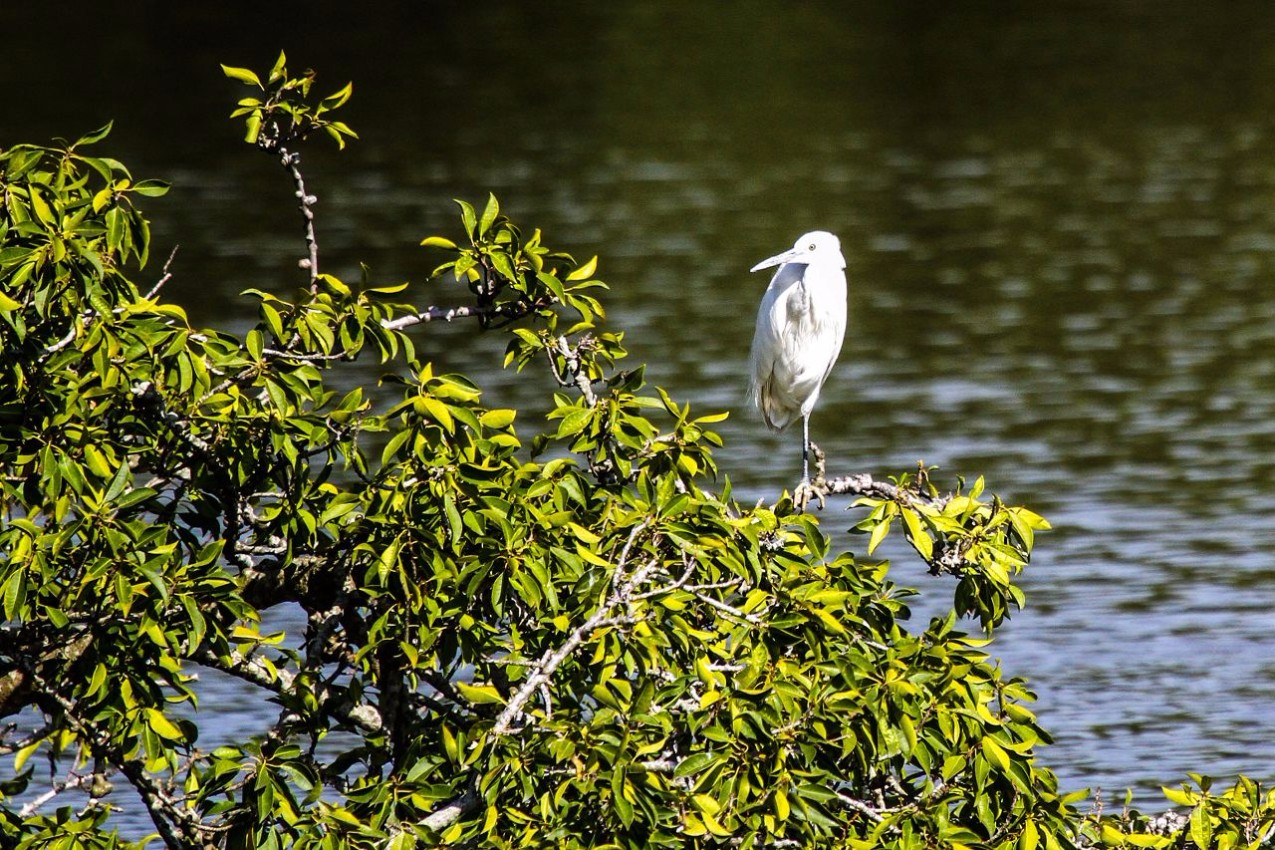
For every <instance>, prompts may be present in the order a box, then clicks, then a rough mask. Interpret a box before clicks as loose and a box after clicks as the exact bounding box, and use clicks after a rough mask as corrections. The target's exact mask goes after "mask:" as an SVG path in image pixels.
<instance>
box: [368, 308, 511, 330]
mask: <svg viewBox="0 0 1275 850" xmlns="http://www.w3.org/2000/svg"><path fill="white" fill-rule="evenodd" d="M521 305H522V302H519V303H518V305H514V306H511V305H508V304H486V305H482V304H480V305H474V306H464V307H427V308H425V309H424V310H421V311H420V312H419V313H413V314H412V315H410V316H400V317H399V318H397V319H385V320H383V321H382V322H381V327H383V328H385V329H386V330H387V331H401V330H402V329H403V328H410V327H411V326H412V325H420V324H424V323H426V322H439V321H442V322H451V321H454V320H456V319H469V318H476V317H478V318H481V317H483V316H488V315H492V314H495V315H504V316H510V317H512V318H521V317H522V316H525V315H527V314H528V313H530V312H531V310H532V306H531V305H527V306H526V307H525V308H523V307H522V306H521Z"/></svg>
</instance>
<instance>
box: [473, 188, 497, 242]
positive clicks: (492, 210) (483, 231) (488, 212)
mask: <svg viewBox="0 0 1275 850" xmlns="http://www.w3.org/2000/svg"><path fill="white" fill-rule="evenodd" d="M499 214H500V204H499V203H498V202H497V201H496V196H495V195H493V194H491V193H488V195H487V206H485V207H484V208H483V215H482V219H481V220H480V221H479V222H478V235H479V236H486V235H487V231H488V230H491V225H492V223H493V222H494V221H495V220H496V216H497V215H499Z"/></svg>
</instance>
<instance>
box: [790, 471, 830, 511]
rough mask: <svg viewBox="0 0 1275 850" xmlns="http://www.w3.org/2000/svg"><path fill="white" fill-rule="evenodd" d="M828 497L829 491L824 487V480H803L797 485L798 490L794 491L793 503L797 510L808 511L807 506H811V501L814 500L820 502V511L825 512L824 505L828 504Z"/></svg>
mask: <svg viewBox="0 0 1275 850" xmlns="http://www.w3.org/2000/svg"><path fill="white" fill-rule="evenodd" d="M827 495H828V490H827V488H826V487H824V486H823V479H822V478H817V479H815V480H814V481H813V482H811V481H809V480H804V479H803V480H802V482H801V483H800V484H798V485H797V489H795V490H794V491H793V494H792V503H793V505H795V506H796V508H797V510H799V511H804V510H805V509H806V505H808V504H810V500H811V499H812V498H814V499H818V500H819V510H823V509H824V505H825V504H827V502H826V501H825V499H826V497H827Z"/></svg>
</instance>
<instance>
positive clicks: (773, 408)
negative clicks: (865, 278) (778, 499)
mask: <svg viewBox="0 0 1275 850" xmlns="http://www.w3.org/2000/svg"><path fill="white" fill-rule="evenodd" d="M771 266H779V269H778V271H776V272H775V276H774V277H772V278H771V279H770V286H768V287H766V294H765V295H763V296H762V299H761V309H759V310H758V311H757V329H756V331H755V332H754V333H753V351H752V356H751V361H750V364H749V371H750V374H751V380H750V381H749V395H750V397H751V398H752V400H753V401H754V403H756V405H757V407H758V409H759V410H761V415H762V418H763V419H765V420H766V425H767V426H768V427H769V428H770V429H771V430H772V431H782V430H784V429H785V428H787V427H788V425H789V424H790V423H791V422H792V421H793V420H794V419H796V418H797V416H798V415H800V416H801V428H802V443H801V482H802V487H803V488H805V487H808V486H809V482H810V412H811V411H812V410H814V407H815V402H817V401H818V400H819V391H820V390H821V389H822V388H823V382H824V381H826V380H827V379H828V374H829V373H830V372H831V371H832V364H834V363H836V362H837V355H838V354H840V353H841V342H842V339H843V338H844V337H845V332H846V271H845V270H846V261H845V258H844V257H842V256H841V241H840V240H839V239H837V237H836V236H833V235H832V234H831V233H828V232H826V231H823V230H816V231H813V232H811V233H807V234H806V235H804V236H802V237H801V238H800V239H798V240H797V242H796V243H795V244H794V245H793V246H792V249H791V250H789V251H785V252H784V253H782V254H776V255H775V256H773V257H771V258H770V259H768V260H762V261H761V262H760V263H758V264H757V265H755V266H753V267H752V269H751V271H760V270H762V269H768V268H770V267H771Z"/></svg>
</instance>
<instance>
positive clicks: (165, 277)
mask: <svg viewBox="0 0 1275 850" xmlns="http://www.w3.org/2000/svg"><path fill="white" fill-rule="evenodd" d="M180 247H181V246H180V245H174V246H173V250H172V251H171V252H170V253H169V255H168V259H167V260H165V261H164V269H163V274H161V275H160V278H159V280H157V281H156V282H155V285H154V286H152V287H151V289H150V292H147V293H146V300H147V301H154V300H155V296H156V295H159V291H160V290H161V289H163V288H164V286H165V285H166V284H167V283H168V282H169V281H170V280H172V279H173V273H172V271H170V270H169V269H170V267H171V266H172V264H173V257H176V256H177V249H178V248H180Z"/></svg>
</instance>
